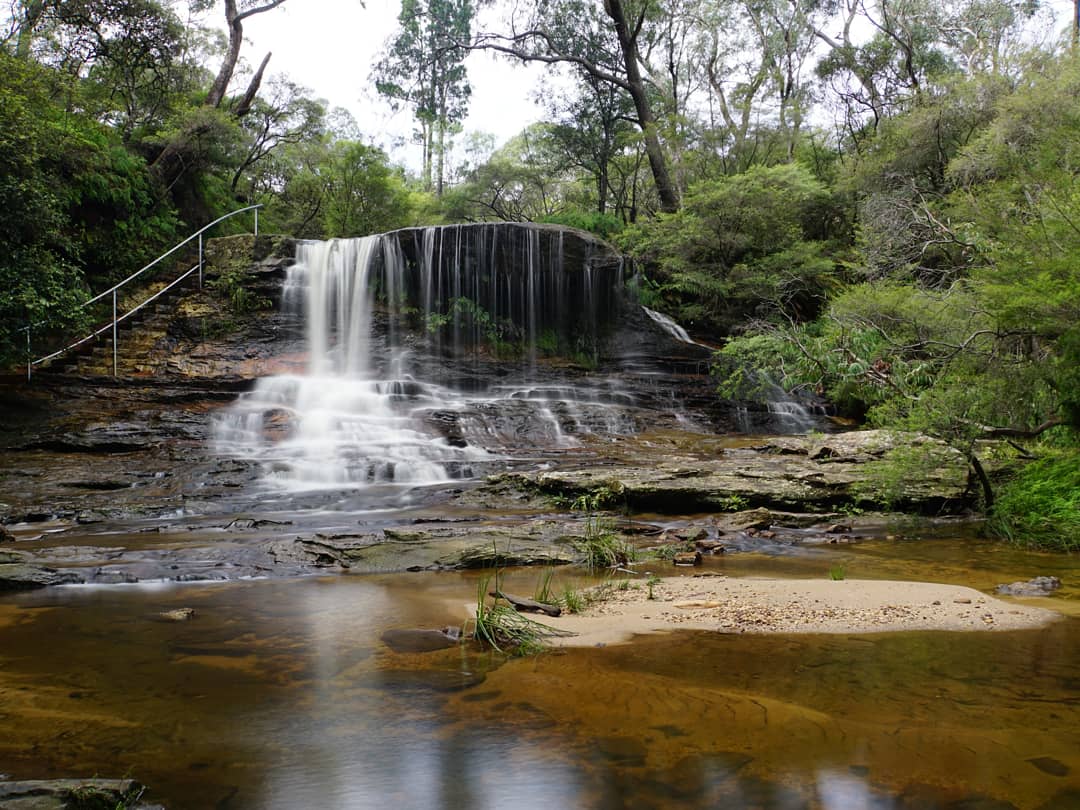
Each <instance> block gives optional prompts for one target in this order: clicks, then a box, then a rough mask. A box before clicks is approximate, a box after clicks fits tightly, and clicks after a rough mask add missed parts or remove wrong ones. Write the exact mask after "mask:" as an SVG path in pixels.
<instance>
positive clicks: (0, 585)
mask: <svg viewBox="0 0 1080 810" xmlns="http://www.w3.org/2000/svg"><path fill="white" fill-rule="evenodd" d="M85 581H86V580H85V579H83V577H82V575H81V574H79V573H78V572H77V571H73V570H69V571H57V570H56V569H55V568H46V567H45V566H42V565H30V564H26V563H6V564H0V591H31V590H35V589H37V588H47V587H49V586H50V585H71V584H78V583H82V582H85Z"/></svg>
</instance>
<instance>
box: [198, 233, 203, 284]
mask: <svg viewBox="0 0 1080 810" xmlns="http://www.w3.org/2000/svg"><path fill="white" fill-rule="evenodd" d="M202 268H203V252H202V234H201V233H200V234H199V289H200V290H201V289H202Z"/></svg>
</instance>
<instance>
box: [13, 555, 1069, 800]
mask: <svg viewBox="0 0 1080 810" xmlns="http://www.w3.org/2000/svg"><path fill="white" fill-rule="evenodd" d="M830 555H831V557H830ZM825 558H830V559H842V560H843V561H844V562H845V565H847V566H848V569H849V571H851V572H852V574H853V575H858V576H859V577H874V576H878V577H892V578H901V577H909V578H919V574H920V572H921V573H922V574H923V576H922V578H925V579H935V580H938V581H949V582H955V583H957V584H964V585H972V586H974V587H979V588H982V589H984V590H989V589H990V588H991V587H992V584H993V582H1001V581H1011V579H1015V578H1018V577H1021V576H1025V577H1026V576H1029V575H1032V574H1034V573H1057V574H1058V575H1059V576H1062V578H1063V579H1065V580H1066V581H1067V585H1068V584H1070V583H1069V581H1068V580H1069V575H1068V572H1069V571H1070V570H1075V566H1074V565H1073V563H1072V561H1071V559H1069V558H1063V557H1052V556H1046V555H1039V556H1032V555H1025V554H1021V553H1018V552H1014V551H1010V550H1008V549H1003V548H1001V547H999V546H990V545H988V544H972V543H970V542H965V541H961V540H957V539H954V538H943V539H927V540H923V541H919V542H909V543H898V542H891V543H890V542H884V541H881V542H873V543H866V544H863V545H861V546H857V547H851V548H850V549H840V550H829V551H827V552H814V553H807V554H804V555H800V556H790V557H768V556H765V555H756V554H745V555H738V556H737V557H732V558H731V559H730V560H728V561H724V562H723V563H717V564H718V565H723V566H725V567H726V569H727V572H728V573H729V574H731V575H735V576H739V575H771V576H777V575H779V576H793V577H809V576H823V575H824V574H823V571H825V570H827V568H828V566H827V565H826V564H825V563H823V560H824V559H825ZM1051 569H1053V570H1051ZM507 576H508V582H507V583H506V585H507V587H508V588H510V589H512V590H516V591H517V592H530V593H531V591H532V588H533V587H534V585H535V583H536V581H537V579H538V574H537V572H536V571H516V572H510V573H508V574H507ZM562 576H564V573H563V572H559V573H558V574H556V577H557V578H558V577H562ZM565 576H567V577H569V576H570V575H569V573H568V572H567V573H566V574H565ZM1072 578H1073V579H1075V577H1072ZM477 583H478V579H477V577H475V576H472V575H468V574H460V573H445V574H433V573H425V574H407V575H394V576H349V575H343V576H338V577H331V578H305V579H291V580H266V581H254V582H234V583H227V584H216V585H172V584H170V585H143V586H113V587H72V588H57V589H51V590H45V591H39V592H35V593H31V594H22V595H5V596H4V597H3V598H2V599H0V773H4V774H7V775H8V776H10V777H12V778H17V779H30V778H47V777H60V776H88V775H95V774H96V775H102V776H122V775H131V776H134V777H136V778H138V779H139V780H140V781H143V782H145V783H147V784H149V785H150V786H151V791H150V793H148V795H147V797H146V798H148V799H152V800H155V801H159V802H161V803H163V804H164V805H165V806H166V807H168V808H170V810H177V809H178V808H213V807H219V808H282V809H283V810H284V808H290V809H291V808H309V807H312V808H313V807H326V808H367V807H372V808H374V807H387V806H395V807H397V808H436V807H439V808H503V807H513V808H533V807H537V808H545V809H546V810H547V809H549V808H624V807H625V808H654V807H655V808H668V807H671V808H684V807H685V808H699V807H722V808H804V807H805V808H830V809H834V808H835V809H842V810H847V808H875V809H876V808H950V810H959V809H960V808H967V809H970V808H1009V807H1016V808H1046V809H1047V810H1051V809H1053V810H1057V809H1058V808H1070V807H1080V618H1078V617H1077V616H1076V610H1075V606H1076V604H1077V602H1076V600H1075V592H1074V591H1073V590H1072V589H1070V588H1069V587H1067V588H1066V589H1064V592H1063V594H1062V595H1061V596H1058V597H1055V598H1054V599H1051V600H1049V601H1048V602H1046V604H1048V605H1050V606H1055V607H1057V608H1059V609H1062V608H1064V610H1065V612H1066V614H1068V615H1066V616H1065V618H1063V619H1062V620H1061V621H1059V622H1056V623H1055V624H1053V625H1051V626H1049V627H1046V628H1043V629H1040V630H1032V631H1023V632H1015V633H980V634H974V633H971V634H953V633H925V632H920V633H897V634H888V635H886V634H881V635H836V636H814V635H800V636H746V635H722V634H709V633H681V634H672V635H662V636H651V637H646V638H641V639H638V640H637V641H635V642H634V643H632V644H629V645H624V646H614V647H604V648H592V649H577V650H564V651H559V652H558V653H549V654H545V655H541V656H538V657H535V658H529V659H516V660H510V661H504V660H503V659H502V658H501V657H499V656H496V655H491V654H487V653H481V652H478V651H475V650H471V649H469V648H467V647H460V648H456V647H455V648H451V649H448V650H443V651H439V652H434V653H423V654H418V653H396V652H393V651H391V650H390V649H389V648H388V647H387V646H386V645H385V644H383V643H382V642H381V640H380V636H381V634H382V633H383V632H384V631H385V630H386V629H388V628H394V627H439V626H442V625H445V624H448V623H459V622H460V621H461V619H462V618H463V617H464V615H465V611H466V605H467V604H468V603H470V602H471V601H473V600H475V595H476V587H477ZM178 607H191V608H194V609H195V611H196V615H195V618H193V619H192V620H190V621H187V622H182V623H171V622H166V621H162V620H160V618H159V617H158V615H157V614H158V613H160V612H161V611H165V610H170V609H173V608H178Z"/></svg>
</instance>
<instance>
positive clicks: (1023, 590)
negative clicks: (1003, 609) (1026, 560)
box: [994, 577, 1061, 596]
mask: <svg viewBox="0 0 1080 810" xmlns="http://www.w3.org/2000/svg"><path fill="white" fill-rule="evenodd" d="M1060 587H1061V580H1060V579H1058V578H1057V577H1035V578H1034V579H1029V580H1028V581H1027V582H1012V583H1010V584H1008V585H998V586H997V588H995V589H994V590H995V591H996V592H997V593H999V594H1001V595H1002V596H1049V595H1050V594H1052V593H1053V592H1054V591H1056V590H1057V589H1058V588H1060Z"/></svg>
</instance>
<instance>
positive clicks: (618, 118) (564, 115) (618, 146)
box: [548, 74, 637, 222]
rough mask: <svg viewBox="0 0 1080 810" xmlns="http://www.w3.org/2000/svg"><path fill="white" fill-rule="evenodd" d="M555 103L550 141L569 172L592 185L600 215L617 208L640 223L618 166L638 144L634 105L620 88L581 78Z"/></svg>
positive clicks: (552, 107) (551, 110) (551, 104)
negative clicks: (634, 143)
mask: <svg viewBox="0 0 1080 810" xmlns="http://www.w3.org/2000/svg"><path fill="white" fill-rule="evenodd" d="M550 98H551V99H552V100H551V102H550V103H549V105H548V106H549V110H550V112H551V115H552V117H553V118H555V119H556V123H555V124H554V125H552V126H551V128H550V129H549V130H548V136H549V137H550V138H551V139H552V141H553V143H554V144H555V145H557V147H558V148H559V149H560V150H561V151H562V153H563V154H564V155H565V157H566V164H567V166H568V167H574V168H576V169H577V170H579V171H582V172H584V173H585V174H586V175H588V177H589V178H590V179H591V182H592V186H593V195H592V198H593V206H595V209H596V211H597V213H599V214H606V213H608V209H609V207H612V206H614V207H616V208H619V209H624V210H622V212H621V213H622V214H623V217H624V218H625V219H626V220H627V221H631V222H632V221H634V220H635V219H636V218H637V211H636V210H634V208H633V206H632V205H626V204H625V202H624V201H626V200H627V194H626V193H625V189H623V188H621V187H619V186H620V184H619V182H618V180H617V179H616V177H617V169H616V167H615V166H614V165H613V164H614V162H615V159H616V157H618V156H619V155H620V154H622V153H623V152H624V150H625V149H627V147H628V146H630V145H631V142H632V140H633V138H632V133H631V126H632V125H631V124H630V118H631V116H632V107H631V105H630V103H629V99H628V98H627V97H626V95H625V94H624V93H623V92H621V91H620V90H619V88H617V87H615V86H613V85H611V84H610V83H607V82H601V81H598V80H597V79H596V78H594V77H593V76H590V75H588V74H585V75H583V76H579V80H578V82H577V83H576V84H575V86H574V88H573V90H572V91H571V93H569V94H567V95H564V96H562V97H558V96H550ZM631 148H633V147H631ZM613 175H615V176H613Z"/></svg>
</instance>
